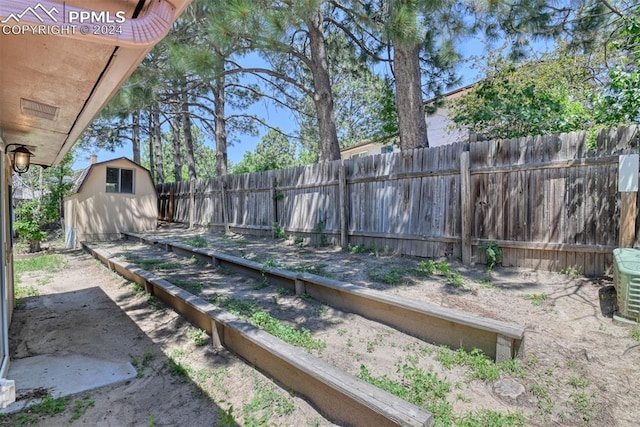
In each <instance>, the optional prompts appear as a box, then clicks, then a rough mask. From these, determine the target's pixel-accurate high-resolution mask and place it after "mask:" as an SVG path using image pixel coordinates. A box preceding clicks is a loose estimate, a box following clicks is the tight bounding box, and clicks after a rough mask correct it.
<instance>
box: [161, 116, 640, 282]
mask: <svg viewBox="0 0 640 427" xmlns="http://www.w3.org/2000/svg"><path fill="white" fill-rule="evenodd" d="M588 140H589V138H588V137H587V134H586V133H585V132H577V133H569V134H561V135H551V136H539V137H538V136H536V137H527V138H518V139H511V140H496V141H484V142H476V143H459V144H452V145H446V146H441V147H433V148H425V149H417V150H412V151H409V152H402V153H394V154H384V155H376V156H367V157H359V158H356V159H350V160H339V161H333V162H323V163H318V164H314V165H311V166H306V167H299V168H293V169H286V170H279V171H269V172H261V173H251V174H242V175H228V176H224V177H220V178H216V179H212V180H206V181H191V182H178V183H173V184H161V185H158V187H157V188H158V194H159V215H160V218H161V219H164V220H169V221H175V222H181V223H187V224H190V225H191V226H194V225H200V226H207V227H210V228H211V229H214V230H226V231H229V230H232V231H235V232H241V233H252V234H264V235H269V234H275V233H276V232H277V231H279V230H282V231H284V232H285V233H287V234H293V235H296V236H303V237H307V238H311V239H312V240H313V241H314V242H327V243H334V244H340V245H342V246H343V247H347V246H348V245H359V244H360V245H364V246H365V247H367V248H378V249H381V250H382V249H386V250H390V251H394V252H396V253H399V254H406V255H415V256H420V257H429V258H437V257H443V256H455V257H461V258H462V259H463V261H465V262H470V261H475V262H484V256H485V249H484V248H483V246H484V245H487V244H489V243H492V242H495V243H496V244H497V245H498V246H500V247H501V248H502V251H503V260H502V263H503V265H505V266H518V267H529V268H540V269H546V270H555V271H558V270H560V269H563V268H567V267H572V268H577V269H581V270H582V271H583V272H584V273H585V274H589V275H600V274H602V273H603V272H604V271H605V269H607V268H608V267H609V266H610V264H611V252H612V250H613V249H614V248H615V247H617V246H618V239H619V238H622V237H623V236H621V235H620V234H619V229H620V224H621V221H623V222H625V223H630V224H631V226H630V227H628V228H630V230H631V231H630V232H625V236H624V237H626V238H627V239H628V238H629V235H630V233H631V234H633V236H631V239H632V240H631V242H635V241H636V237H635V236H636V234H638V235H640V233H636V230H637V228H638V225H637V224H636V214H635V213H636V209H635V198H636V197H637V190H636V191H635V193H634V194H632V196H633V197H632V198H627V197H622V208H621V197H620V193H618V188H617V183H618V163H619V160H618V159H619V157H618V156H619V155H620V154H629V153H637V152H638V149H637V143H638V141H639V140H640V137H639V136H638V127H635V126H633V127H625V128H619V129H613V130H609V131H600V132H599V133H598V134H597V135H596V136H595V141H592V144H595V147H594V148H593V149H591V150H589V149H588V148H587V145H588V143H587V141H588ZM636 174H637V171H636ZM623 194H626V193H623ZM621 209H622V211H623V217H622V218H621Z"/></svg>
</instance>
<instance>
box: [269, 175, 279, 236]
mask: <svg viewBox="0 0 640 427" xmlns="http://www.w3.org/2000/svg"><path fill="white" fill-rule="evenodd" d="M269 178H271V179H270V181H271V191H270V194H271V238H272V239H275V238H276V228H275V227H276V224H277V223H278V196H277V193H276V191H277V188H276V178H275V177H274V176H273V171H269Z"/></svg>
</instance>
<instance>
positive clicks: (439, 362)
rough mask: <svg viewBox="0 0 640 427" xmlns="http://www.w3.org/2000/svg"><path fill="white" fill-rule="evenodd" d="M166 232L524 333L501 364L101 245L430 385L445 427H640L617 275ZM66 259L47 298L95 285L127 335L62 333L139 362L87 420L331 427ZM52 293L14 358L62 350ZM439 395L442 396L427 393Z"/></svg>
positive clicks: (31, 312)
mask: <svg viewBox="0 0 640 427" xmlns="http://www.w3.org/2000/svg"><path fill="white" fill-rule="evenodd" d="M156 234H158V235H159V236H161V237H164V238H170V239H173V240H178V241H183V242H186V243H189V244H194V245H199V246H203V245H206V246H208V247H209V248H212V249H215V250H218V251H221V252H226V253H230V254H233V255H236V256H242V257H245V258H247V259H251V260H254V261H256V262H260V263H263V264H266V265H271V266H278V267H282V268H287V269H292V270H297V271H308V272H311V273H315V274H320V275H324V276H328V277H331V278H334V279H338V280H343V281H348V282H351V283H355V284H358V285H362V286H368V287H371V288H375V289H380V290H383V291H385V292H391V293H394V294H398V295H403V296H405V297H409V298H413V299H416V300H421V301H426V302H430V303H435V304H440V305H442V306H446V307H451V308H456V309H459V310H464V311H468V312H471V313H474V314H477V315H482V316H487V317H490V318H493V319H498V320H504V321H509V322H513V323H517V324H519V325H522V326H524V327H525V328H526V338H525V344H524V351H523V352H522V354H521V355H520V356H519V358H518V360H517V362H516V363H511V364H505V365H499V366H496V365H494V364H492V363H491V364H486V363H484V362H483V360H484V359H481V358H478V357H471V356H468V355H467V356H466V357H463V356H461V355H460V353H458V352H452V351H450V350H447V349H443V348H440V347H438V346H436V345H432V344H429V343H424V342H422V341H420V340H418V339H416V338H413V337H411V336H408V335H406V334H403V333H400V332H398V331H396V330H394V329H392V328H389V327H386V326H384V325H381V324H378V323H376V322H372V321H369V320H367V319H365V318H362V317H360V316H357V315H353V314H351V313H345V312H342V311H339V310H336V309H333V308H332V307H328V306H326V305H323V304H321V303H319V302H317V301H314V300H313V299H310V298H300V297H296V296H295V295H292V294H291V293H290V292H286V291H285V290H283V289H279V288H278V287H276V286H274V285H271V284H269V283H267V282H263V281H257V280H254V279H250V278H246V277H244V276H241V275H239V274H235V273H233V272H230V271H226V270H224V269H220V268H218V269H213V268H212V267H210V266H208V265H202V264H200V263H198V262H196V260H195V259H185V258H180V257H178V256H176V255H175V254H171V253H165V252H163V251H162V250H160V249H159V248H153V247H150V246H145V245H142V244H135V243H132V242H126V243H123V242H116V243H104V244H102V248H103V249H105V250H107V251H109V252H110V253H111V254H112V256H116V257H119V258H122V259H124V260H127V261H129V262H132V263H138V264H139V265H140V266H142V267H143V268H145V269H149V270H154V272H156V273H157V274H161V275H164V276H166V278H167V279H168V280H170V281H172V282H173V283H175V284H177V285H179V286H182V287H184V288H185V289H187V290H189V291H191V292H192V293H195V294H198V295H199V296H200V297H202V298H205V299H207V300H209V301H211V302H213V303H216V304H219V305H221V306H225V307H227V308H229V309H236V310H242V309H245V310H246V309H247V307H249V309H250V310H253V311H254V312H255V311H256V310H259V311H261V312H265V313H268V314H269V315H270V316H272V317H273V318H276V319H279V320H280V321H282V322H283V323H284V324H286V325H290V326H293V327H295V328H297V329H298V330H300V329H301V328H307V329H308V330H309V331H310V333H311V336H312V343H315V344H314V345H313V346H312V347H310V350H309V351H311V352H312V353H313V354H315V355H317V356H318V357H320V358H322V359H324V360H326V361H328V362H330V363H332V364H334V365H335V366H337V367H339V368H341V369H343V370H345V371H347V372H350V373H352V374H354V375H360V376H369V378H377V379H378V380H382V381H383V382H384V381H386V383H387V384H399V385H401V386H402V387H404V388H406V389H412V390H418V394H419V395H421V396H427V399H426V400H427V402H424V406H425V407H427V408H428V409H429V410H430V411H432V412H433V413H434V414H435V415H436V422H437V423H439V424H440V425H451V424H454V425H477V426H484V425H534V426H548V425H567V426H571V425H591V426H635V425H637V420H638V419H640V409H639V408H638V405H637V404H636V402H635V400H636V399H635V397H636V394H637V390H638V387H639V386H640V371H639V369H640V363H639V362H640V343H639V342H638V340H640V330H638V329H637V327H635V328H634V327H632V326H629V325H623V324H619V323H615V322H613V320H612V318H611V315H612V310H613V304H612V283H611V280H610V279H608V278H598V279H590V278H584V277H581V276H580V275H579V274H577V272H575V271H565V272H536V271H527V270H522V269H517V270H516V269H506V268H501V267H496V268H495V269H494V270H493V271H492V272H487V270H486V267H484V266H475V267H472V268H466V267H463V266H461V265H460V264H458V263H457V262H455V261H453V260H448V263H446V264H440V265H439V269H438V268H437V269H436V270H435V271H433V272H432V274H431V275H427V274H426V273H425V269H428V268H426V266H427V260H421V259H416V258H411V257H396V256H392V255H388V254H385V253H382V252H380V251H378V250H376V249H375V248H362V247H354V248H352V250H351V251H341V250H340V249H337V248H330V247H311V246H308V245H305V244H304V242H300V241H295V240H284V239H282V240H276V241H274V240H272V239H263V238H251V237H248V236H239V235H229V236H225V235H224V234H219V233H217V234H216V233H205V232H204V231H202V230H184V229H175V228H169V229H161V230H159V231H158V232H157V233H156ZM65 258H66V259H67V262H68V265H67V267H66V268H64V269H63V271H62V272H60V273H54V274H50V280H47V281H46V282H47V283H44V284H42V283H41V284H36V286H37V287H38V289H39V291H40V294H41V295H46V294H52V295H54V294H55V297H56V298H63V297H64V295H70V294H72V293H73V292H86V291H87V289H90V290H94V291H96V292H98V293H102V294H104V295H106V296H107V297H108V298H107V300H105V301H106V302H104V303H103V304H101V305H99V307H100V310H106V311H105V316H104V318H110V317H107V316H113V317H114V319H120V320H119V322H120V323H118V327H117V330H118V334H113V329H114V328H110V327H109V328H108V327H107V326H106V325H82V322H78V321H77V319H76V321H74V322H68V323H67V324H65V325H62V324H59V323H58V321H59V319H61V318H63V317H64V316H60V317H59V318H57V319H56V322H55V323H53V324H51V325H50V329H52V330H54V329H55V330H59V329H60V328H68V329H67V330H66V333H67V334H68V335H71V334H78V328H79V325H82V327H83V329H84V326H91V327H89V328H88V331H89V333H92V334H94V335H95V334H97V336H98V338H99V340H98V342H100V346H101V347H100V348H103V349H104V352H105V353H104V354H105V356H106V357H114V358H117V357H121V358H122V357H125V358H128V360H130V361H133V362H137V363H138V365H139V366H140V375H139V378H138V379H136V380H134V381H131V382H129V383H127V384H121V385H116V386H110V387H105V388H101V389H98V390H95V391H92V392H91V393H90V396H91V397H90V398H91V400H93V401H95V404H94V405H93V406H92V407H89V408H87V409H86V412H85V413H84V414H83V415H82V416H81V417H80V418H79V419H78V420H76V421H73V422H74V423H81V424H83V425H84V424H86V425H105V426H107V425H108V426H138V425H156V426H160V425H167V426H169V425H189V426H208V425H236V424H237V425H287V426H304V425H331V422H330V421H328V420H327V418H325V417H324V416H323V414H320V413H318V412H317V411H316V410H315V409H314V408H313V407H312V406H311V405H309V404H308V403H307V402H306V401H305V400H304V399H302V398H300V397H298V396H295V395H294V394H291V393H289V391H288V390H285V389H283V388H282V387H280V386H279V385H278V384H276V383H274V382H273V381H271V380H270V379H269V378H267V377H265V376H264V375H262V374H261V373H260V372H259V371H257V370H256V369H255V368H253V367H252V366H250V365H248V364H247V363H246V362H244V361H243V360H242V359H240V358H238V357H237V356H235V355H233V354H231V353H229V352H226V351H222V352H219V353H216V352H214V351H213V350H212V348H211V347H210V346H209V345H208V344H209V338H208V337H204V336H202V335H201V333H200V332H199V331H198V330H197V329H196V328H194V327H192V326H190V325H189V324H188V323H187V322H185V321H184V320H182V319H180V318H179V317H178V316H177V315H176V314H175V313H174V312H173V311H171V310H170V309H168V308H166V307H163V306H162V304H161V303H159V302H157V301H155V300H154V299H153V298H149V297H148V296H146V295H144V294H143V293H141V292H140V291H139V289H136V287H135V286H132V285H130V284H127V283H126V282H124V281H123V280H122V279H121V278H120V277H118V276H116V275H115V274H113V273H110V272H109V271H108V270H106V269H105V268H103V267H101V266H99V265H98V264H97V263H96V262H95V261H93V260H92V259H90V258H89V257H88V256H87V255H85V254H82V253H79V252H71V253H68V254H65ZM437 261H441V260H437ZM446 266H448V267H449V270H450V271H449V272H446V268H445V267H446ZM47 274H49V273H47ZM38 277H40V278H41V277H42V276H41V275H40V276H38V275H37V274H35V275H34V277H31V278H24V279H23V285H24V284H26V283H29V280H33V281H34V283H37V279H38ZM40 280H41V279H40ZM41 282H43V281H42V280H41ZM70 287H71V288H70ZM69 289H73V291H71V292H70V291H69ZM42 298H43V297H42V296H41V297H33V298H31V299H29V300H28V301H27V303H26V304H25V305H24V306H22V307H20V308H19V309H18V310H17V311H16V313H15V316H14V321H13V324H12V329H11V331H10V332H11V335H12V339H11V351H12V354H13V357H14V358H18V357H25V356H27V355H35V354H42V353H46V352H47V351H51V350H52V348H51V347H49V345H50V337H49V338H47V335H46V334H43V333H42V330H41V329H40V328H37V327H35V326H34V327H30V326H29V325H30V324H31V323H32V322H33V319H40V318H42V319H46V318H47V317H46V316H50V315H51V313H47V311H46V310H44V311H35V310H36V309H38V308H39V309H42V306H46V304H41V303H40V302H38V301H40V300H42ZM49 306H50V304H49ZM83 309H84V307H83ZM87 309H93V310H95V309H96V307H87ZM107 313H108V315H107ZM47 322H50V321H49V320H47ZM91 345H94V344H90V343H89V342H88V341H86V340H81V339H80V340H78V342H77V343H75V344H74V346H76V347H74V346H71V347H70V348H69V349H67V351H78V352H82V351H83V348H86V347H88V346H91ZM314 346H315V347H314ZM142 361H145V362H144V363H143V362H142ZM492 369H494V370H493V371H492ZM487 372H488V373H487ZM427 380H428V382H421V381H427ZM505 380H512V381H505ZM505 383H506V384H508V385H510V386H511V387H512V388H513V387H515V389H516V390H517V392H516V393H515V394H514V395H513V396H512V397H509V396H507V395H506V394H505V393H503V392H501V389H502V388H503V387H504V386H505ZM434 385H436V386H437V392H428V391H427V389H428V388H429V387H431V386H434ZM519 387H520V389H519V390H518V388H519ZM413 397H414V398H415V396H413ZM72 414H73V411H72V408H71V407H70V408H69V409H68V410H67V411H66V412H65V413H63V414H61V415H57V416H53V417H47V418H45V419H43V420H42V421H41V425H47V426H48V425H68V424H69V422H70V419H71V416H72ZM13 420H14V421H15V418H14V419H13ZM5 421H6V420H5Z"/></svg>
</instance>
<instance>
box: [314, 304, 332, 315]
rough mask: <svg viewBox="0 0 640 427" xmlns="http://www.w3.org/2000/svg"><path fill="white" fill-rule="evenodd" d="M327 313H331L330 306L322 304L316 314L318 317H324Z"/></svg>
mask: <svg viewBox="0 0 640 427" xmlns="http://www.w3.org/2000/svg"><path fill="white" fill-rule="evenodd" d="M327 313H329V307H327V306H326V305H321V306H320V307H318V309H317V310H316V315H317V316H318V317H322V316H325V315H326V314H327Z"/></svg>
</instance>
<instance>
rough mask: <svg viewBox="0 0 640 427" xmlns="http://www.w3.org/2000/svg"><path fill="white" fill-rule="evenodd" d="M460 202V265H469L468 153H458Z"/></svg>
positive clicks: (469, 207) (469, 193)
mask: <svg viewBox="0 0 640 427" xmlns="http://www.w3.org/2000/svg"><path fill="white" fill-rule="evenodd" d="M460 202H461V209H460V213H461V216H462V218H461V224H462V263H463V264H464V265H470V264H471V254H472V250H471V226H472V223H471V221H472V219H473V212H472V210H471V209H472V207H471V178H470V176H469V152H468V151H463V152H462V153H460Z"/></svg>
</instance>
